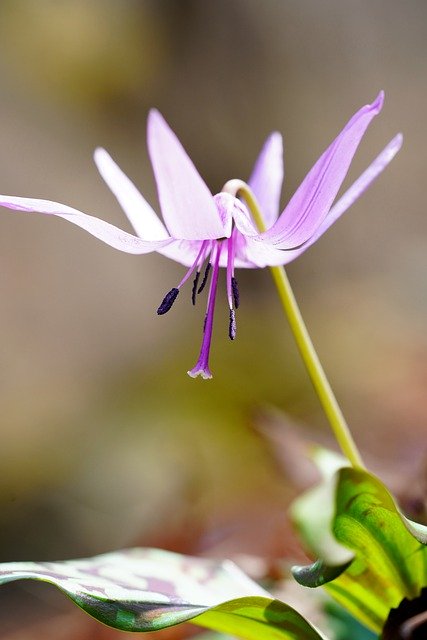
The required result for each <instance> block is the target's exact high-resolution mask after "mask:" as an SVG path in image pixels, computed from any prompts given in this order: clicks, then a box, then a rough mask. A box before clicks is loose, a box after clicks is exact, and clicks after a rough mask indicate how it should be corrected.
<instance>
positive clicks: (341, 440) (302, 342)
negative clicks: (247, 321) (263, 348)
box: [226, 180, 364, 469]
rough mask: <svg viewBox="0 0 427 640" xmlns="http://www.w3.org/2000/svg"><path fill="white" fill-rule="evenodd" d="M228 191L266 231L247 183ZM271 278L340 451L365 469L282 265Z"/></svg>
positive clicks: (235, 183)
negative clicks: (244, 202)
mask: <svg viewBox="0 0 427 640" xmlns="http://www.w3.org/2000/svg"><path fill="white" fill-rule="evenodd" d="M226 187H227V190H228V191H229V192H231V191H232V190H234V194H237V193H239V194H240V195H241V196H242V197H243V198H244V199H245V201H246V203H247V205H248V207H249V209H250V211H251V213H252V215H253V218H254V221H255V223H256V225H257V226H258V228H259V230H260V231H261V232H262V231H265V230H266V226H265V222H264V219H263V217H262V214H261V211H260V208H259V205H258V203H257V201H256V198H255V196H254V194H253V193H252V190H251V189H250V188H249V187H248V185H247V184H246V183H244V182H242V181H240V180H232V181H230V182H229V183H227V185H226ZM270 271H271V274H272V276H273V280H274V282H275V284H276V287H277V291H278V293H279V298H280V301H281V303H282V307H283V309H284V311H285V314H286V317H287V318H288V322H289V325H290V327H291V330H292V333H293V334H294V338H295V340H296V343H297V346H298V349H299V351H300V354H301V357H302V359H303V361H304V364H305V366H306V368H307V371H308V374H309V376H310V378H311V381H312V383H313V386H314V388H315V390H316V393H317V395H318V397H319V400H320V403H321V405H322V407H323V410H324V412H325V414H326V417H327V419H328V421H329V424H330V426H331V428H332V431H333V433H334V435H335V438H336V440H337V442H338V444H339V446H340V447H341V450H342V452H343V453H344V455H345V456H346V457H347V458H348V460H349V462H350V463H351V464H352V466H353V467H355V468H359V469H360V468H362V469H363V468H364V464H363V462H362V458H361V456H360V453H359V451H358V449H357V446H356V444H355V442H354V440H353V437H352V435H351V432H350V429H349V427H348V425H347V423H346V421H345V418H344V416H343V414H342V411H341V409H340V407H339V405H338V402H337V400H336V398H335V395H334V392H333V391H332V388H331V386H330V384H329V382H328V379H327V377H326V375H325V372H324V370H323V367H322V365H321V363H320V360H319V357H318V355H317V353H316V351H315V349H314V346H313V343H312V341H311V338H310V335H309V333H308V331H307V327H306V326H305V323H304V320H303V318H302V315H301V312H300V310H299V307H298V304H297V301H296V299H295V296H294V294H293V291H292V288H291V285H290V283H289V280H288V276H287V275H286V271H285V269H284V268H283V267H282V266H278V267H270Z"/></svg>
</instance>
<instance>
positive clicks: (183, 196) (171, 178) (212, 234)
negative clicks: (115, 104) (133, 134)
mask: <svg viewBox="0 0 427 640" xmlns="http://www.w3.org/2000/svg"><path fill="white" fill-rule="evenodd" d="M147 144H148V152H149V154H150V158H151V164H152V165H153V171H154V177H155V179H156V183H157V191H158V195H159V202H160V207H161V210H162V214H163V218H164V221H165V223H166V227H167V228H168V231H169V233H170V234H171V236H172V237H174V238H179V239H183V240H214V239H216V238H221V237H222V236H223V235H224V224H223V222H222V220H221V218H220V216H219V214H218V211H217V208H216V206H215V203H214V201H213V197H212V194H211V192H210V191H209V189H208V188H207V186H206V184H205V183H204V181H203V180H202V178H201V177H200V175H199V173H198V171H197V169H196V168H195V166H194V164H193V163H192V161H191V160H190V158H189V157H188V155H187V153H186V152H185V151H184V149H183V147H182V145H181V143H180V142H179V140H178V138H177V137H176V135H175V134H174V133H173V131H172V130H171V129H170V127H169V126H168V125H167V123H166V122H165V120H164V119H163V117H162V116H161V115H160V113H159V112H158V111H156V110H155V109H154V110H151V111H150V114H149V116H148V128H147Z"/></svg>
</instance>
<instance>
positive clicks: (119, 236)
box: [0, 195, 171, 254]
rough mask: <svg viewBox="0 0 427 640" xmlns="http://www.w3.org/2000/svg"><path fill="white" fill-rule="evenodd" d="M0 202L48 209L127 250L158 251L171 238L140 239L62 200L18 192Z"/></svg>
mask: <svg viewBox="0 0 427 640" xmlns="http://www.w3.org/2000/svg"><path fill="white" fill-rule="evenodd" d="M0 206H2V207H7V208H8V209H14V210H16V211H25V212H27V213H46V214H48V215H54V216H58V217H59V218H64V220H68V221H69V222H72V223H73V224H75V225H77V226H78V227H81V228H82V229H85V231H88V232H89V233H90V234H92V235H93V236H95V238H98V239H99V240H102V241H103V242H105V243H106V244H109V245H110V247H114V249H119V251H125V252H126V253H135V254H139V253H149V252H150V251H156V250H158V249H159V248H160V247H165V246H166V245H168V244H169V243H170V241H171V239H170V238H169V239H165V240H141V238H137V237H136V236H133V235H131V234H130V233H126V231H122V230H121V229H118V228H117V227H115V226H113V225H112V224H110V223H109V222H105V221H104V220H100V219H99V218H95V217H94V216H90V215H88V214H87V213H83V212H82V211H78V210H77V209H73V208H72V207H68V206H67V205H65V204H61V203H59V202H52V201H51V200H38V199H35V198H19V197H16V196H1V195H0Z"/></svg>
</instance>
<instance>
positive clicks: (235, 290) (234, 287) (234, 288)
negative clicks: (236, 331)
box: [231, 276, 240, 309]
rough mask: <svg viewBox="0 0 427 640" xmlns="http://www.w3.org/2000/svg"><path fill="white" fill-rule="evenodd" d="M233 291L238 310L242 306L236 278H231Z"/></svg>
mask: <svg viewBox="0 0 427 640" xmlns="http://www.w3.org/2000/svg"><path fill="white" fill-rule="evenodd" d="M231 290H232V292H233V299H234V306H235V307H236V309H238V307H239V304H240V294H239V287H238V286H237V280H236V278H235V277H234V276H233V277H232V278H231Z"/></svg>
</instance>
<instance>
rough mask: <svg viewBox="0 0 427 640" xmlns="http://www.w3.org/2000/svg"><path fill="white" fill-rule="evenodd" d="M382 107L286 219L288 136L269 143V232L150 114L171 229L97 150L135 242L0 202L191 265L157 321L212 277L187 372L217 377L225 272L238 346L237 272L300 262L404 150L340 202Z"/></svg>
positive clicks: (114, 231)
mask: <svg viewBox="0 0 427 640" xmlns="http://www.w3.org/2000/svg"><path fill="white" fill-rule="evenodd" d="M382 104H383V93H382V92H381V93H380V94H379V95H378V97H377V99H376V100H375V101H374V102H373V103H372V104H370V105H366V106H364V107H362V108H361V109H359V111H357V113H356V114H355V115H354V116H353V117H352V118H351V119H350V120H349V122H348V123H347V124H346V126H345V127H344V129H343V130H342V131H341V133H340V134H339V135H338V136H337V138H335V140H334V141H333V142H332V144H331V145H330V146H329V147H328V148H327V149H326V151H325V152H324V153H323V154H322V155H321V156H320V158H319V160H318V161H317V162H316V163H315V165H314V166H313V168H312V169H311V170H310V171H309V173H308V174H307V176H306V177H305V178H304V180H303V181H302V183H301V185H300V186H299V187H298V189H297V190H296V192H295V193H294V195H293V196H292V198H291V200H290V201H289V203H288V204H287V206H286V207H285V209H284V210H283V211H282V213H280V215H279V203H280V191H281V186H282V181H283V159H282V138H281V136H280V134H279V133H272V134H271V135H270V136H269V137H268V138H267V141H266V142H265V144H264V147H263V148H262V150H261V153H260V155H259V156H258V159H257V161H256V163H255V167H254V169H253V172H252V175H251V177H250V179H249V181H248V184H249V186H250V187H251V189H252V191H253V192H254V194H255V196H256V198H257V200H258V202H259V205H260V209H261V211H262V213H263V216H264V220H265V223H266V226H267V231H265V232H264V233H260V232H259V231H258V229H257V228H256V226H255V224H254V222H253V220H252V218H251V215H250V213H249V211H248V209H247V207H246V206H245V204H244V203H243V202H242V201H241V200H239V199H238V198H236V197H234V196H233V195H231V194H230V193H227V192H221V193H218V194H216V195H212V193H211V192H210V191H209V189H208V187H207V186H206V184H205V182H204V181H203V179H202V178H201V176H200V175H199V173H198V172H197V170H196V168H195V167H194V165H193V163H192V161H191V160H190V158H189V157H188V155H187V153H186V152H185V150H184V149H183V147H182V145H181V143H180V142H179V140H178V138H177V137H176V136H175V134H174V133H173V131H172V130H171V129H170V128H169V126H168V125H167V124H166V122H165V120H164V119H163V117H162V116H161V115H160V113H159V112H158V111H156V110H152V111H151V112H150V114H149V117H148V134H147V137H148V151H149V154H150V158H151V163H152V165H153V171H154V176H155V179H156V183H157V190H158V196H159V202H160V208H161V211H162V214H163V221H164V224H163V222H161V220H160V219H159V218H158V216H157V215H156V213H155V212H154V211H153V209H152V208H151V206H150V205H149V204H148V203H147V201H146V200H145V199H144V197H143V196H142V195H141V193H140V192H139V191H138V190H137V189H136V187H135V186H134V185H133V184H132V182H131V181H130V180H129V178H127V177H126V175H125V174H124V173H123V172H122V171H121V169H119V167H118V166H117V165H116V163H115V162H114V161H113V160H112V158H111V157H110V156H109V154H108V153H107V152H106V151H105V150H104V149H97V150H96V151H95V162H96V164H97V166H98V169H99V171H100V173H101V175H102V177H103V178H104V180H105V181H106V183H107V184H108V186H109V187H110V189H111V190H112V192H113V193H114V195H115V196H116V198H117V200H118V202H119V203H120V205H121V206H122V208H123V210H124V211H125V213H126V215H127V216H128V218H129V220H130V222H131V224H132V226H133V228H134V230H135V232H136V234H137V235H136V236H135V235H131V234H129V233H126V232H125V231H121V230H120V229H118V228H117V227H114V226H113V225H111V224H109V223H108V222H105V221H103V220H100V219H99V218H95V217H93V216H90V215H88V214H86V213H82V212H81V211H78V210H76V209H73V208H71V207H68V206H66V205H63V204H60V203H58V202H52V201H50V200H39V199H32V198H20V197H14V196H0V205H2V206H4V207H8V208H9V209H17V210H19V211H27V212H30V213H31V212H39V213H45V214H53V215H56V216H59V217H61V218H65V219H66V220H69V221H70V222H73V223H74V224H76V225H78V226H80V227H82V228H83V229H86V231H89V233H91V234H92V235H94V236H95V237H97V238H99V239H100V240H102V241H103V242H105V243H107V244H109V245H110V246H112V247H114V248H115V249H119V250H121V251H126V252H128V253H135V254H139V253H148V252H150V251H158V252H159V253H161V254H163V255H165V256H166V257H168V258H171V259H172V260H175V261H177V262H179V263H181V264H183V265H184V266H186V267H188V270H187V272H186V273H185V275H184V277H183V278H182V280H181V282H179V284H177V286H176V287H173V288H172V289H171V291H169V293H168V294H167V295H166V296H165V297H164V299H163V301H162V303H161V304H160V306H159V308H158V310H157V313H158V314H159V315H162V314H164V313H166V312H167V311H169V309H170V308H171V306H172V304H173V303H174V302H175V300H176V297H177V296H178V293H179V291H180V289H181V287H182V286H183V285H184V284H185V282H187V280H188V279H190V277H193V287H192V294H191V297H192V301H193V304H194V303H195V300H196V296H197V294H198V293H200V292H201V291H202V289H203V288H204V287H205V285H206V284H207V283H208V281H209V277H210V282H209V292H208V302H207V309H206V316H205V322H204V328H203V340H202V346H201V350H200V355H199V359H198V361H197V364H196V365H195V367H194V368H193V369H192V370H191V371H189V372H188V373H189V374H190V375H191V376H193V377H196V376H198V375H201V376H202V377H203V378H211V377H212V374H211V372H210V369H209V352H210V344H211V337H212V326H213V315H214V308H215V299H216V292H217V284H218V275H219V268H220V267H224V268H225V269H226V287H227V298H228V304H229V308H230V321H229V336H230V338H231V339H232V340H233V339H234V337H235V335H236V321H235V309H236V308H237V307H238V305H239V292H238V287H237V281H236V278H235V273H234V270H235V267H243V268H250V269H253V268H258V267H265V266H274V265H284V264H287V263H288V262H290V261H291V260H294V259H295V258H297V257H298V256H299V255H301V254H302V253H303V252H304V251H305V250H306V249H307V248H308V247H309V246H310V245H312V244H313V243H314V242H315V241H316V240H317V239H318V238H320V236H321V235H322V234H323V233H324V232H325V231H326V230H327V229H328V228H329V227H330V226H331V225H332V224H333V223H334V222H335V221H336V220H337V219H338V218H339V217H340V216H341V214H342V213H344V211H346V210H347V209H348V207H350V205H351V204H352V203H353V202H354V201H355V200H356V199H357V198H358V197H359V196H360V195H361V194H362V193H363V192H364V191H365V189H366V188H367V187H368V186H369V185H370V183H371V182H372V181H373V180H374V179H375V178H376V177H377V176H378V175H379V174H380V173H381V171H382V170H383V169H384V168H385V167H386V166H387V165H388V163H389V162H390V161H391V159H392V158H393V157H394V155H395V154H396V153H397V151H398V150H399V148H400V146H401V144H402V136H401V135H400V134H398V135H397V136H396V137H395V138H393V140H392V141H391V142H390V143H389V144H388V145H387V146H386V147H385V149H384V150H383V151H382V152H381V153H380V154H379V156H378V157H377V158H376V159H375V160H374V162H373V163H372V164H371V165H370V166H369V167H368V169H366V171H365V172H364V173H363V174H362V175H361V176H360V177H359V178H358V180H356V182H355V183H354V184H353V185H352V186H351V187H350V188H349V189H348V191H346V192H345V193H344V195H343V196H342V197H341V198H340V199H339V200H338V201H337V202H336V203H335V204H333V203H334V200H335V198H336V195H337V192H338V190H339V188H340V186H341V184H342V182H343V180H344V178H345V176H346V174H347V171H348V168H349V166H350V163H351V160H352V158H353V155H354V154H355V152H356V149H357V147H358V145H359V142H360V141H361V139H362V137H363V135H364V133H365V131H366V129H367V127H368V125H369V124H370V122H371V120H372V119H373V118H374V116H376V115H377V114H378V113H379V112H380V111H381V108H382ZM204 265H206V267H205V268H204ZM202 273H204V275H203V276H201V274H202Z"/></svg>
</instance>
